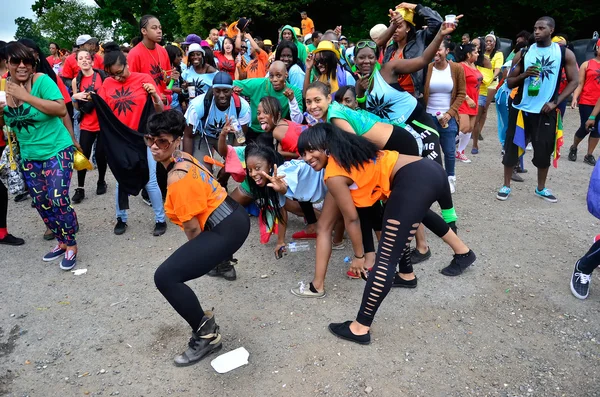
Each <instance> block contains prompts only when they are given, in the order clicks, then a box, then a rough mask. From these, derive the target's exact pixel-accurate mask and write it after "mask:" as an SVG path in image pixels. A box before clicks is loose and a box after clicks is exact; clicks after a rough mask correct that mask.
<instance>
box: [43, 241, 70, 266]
mask: <svg viewBox="0 0 600 397" xmlns="http://www.w3.org/2000/svg"><path fill="white" fill-rule="evenodd" d="M65 252H67V250H66V249H63V248H61V247H60V245H57V246H56V247H54V248H52V251H50V252H48V253H47V254H46V255H44V257H43V258H42V260H43V261H44V262H52V261H53V260H55V259H58V258H60V257H61V256H63V255H64V254H65Z"/></svg>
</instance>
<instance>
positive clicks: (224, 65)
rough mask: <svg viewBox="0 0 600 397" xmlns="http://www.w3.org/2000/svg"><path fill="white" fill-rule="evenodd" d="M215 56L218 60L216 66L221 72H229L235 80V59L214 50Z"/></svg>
mask: <svg viewBox="0 0 600 397" xmlns="http://www.w3.org/2000/svg"><path fill="white" fill-rule="evenodd" d="M215 58H217V60H218V61H219V64H218V65H217V68H218V69H219V70H220V71H221V72H225V73H229V76H231V79H232V80H235V60H231V59H227V58H226V57H225V55H224V54H223V53H222V52H221V51H215Z"/></svg>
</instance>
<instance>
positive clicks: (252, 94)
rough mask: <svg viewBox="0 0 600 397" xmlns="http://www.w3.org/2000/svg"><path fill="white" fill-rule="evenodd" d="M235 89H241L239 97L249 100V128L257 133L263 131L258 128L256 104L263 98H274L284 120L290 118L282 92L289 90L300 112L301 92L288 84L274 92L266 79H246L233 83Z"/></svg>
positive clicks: (287, 105)
mask: <svg viewBox="0 0 600 397" xmlns="http://www.w3.org/2000/svg"><path fill="white" fill-rule="evenodd" d="M233 85H234V86H235V87H240V88H241V89H242V92H241V95H244V96H246V97H249V98H250V108H251V109H252V123H251V124H250V128H251V129H252V130H253V131H255V132H258V133H262V132H263V130H262V128H260V123H259V122H258V118H257V114H256V113H257V111H258V104H259V103H260V100H261V99H262V98H263V97H265V96H272V97H275V98H276V99H277V100H278V101H279V103H280V104H281V117H283V118H284V119H289V118H290V104H289V101H288V99H287V97H286V96H285V95H283V92H284V91H285V89H286V88H290V89H291V90H293V91H294V96H295V97H296V101H297V102H298V107H299V108H300V110H302V109H303V107H302V91H300V90H299V89H297V88H296V87H292V86H291V85H289V84H286V86H285V87H284V89H283V90H281V91H279V92H278V91H275V89H274V88H273V85H272V84H271V82H270V81H269V79H268V78H266V77H265V78H262V79H258V78H256V79H246V80H236V81H234V82H233Z"/></svg>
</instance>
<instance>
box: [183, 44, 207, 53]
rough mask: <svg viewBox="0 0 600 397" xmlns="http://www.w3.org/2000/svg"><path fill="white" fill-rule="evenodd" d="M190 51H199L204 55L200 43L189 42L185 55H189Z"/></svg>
mask: <svg viewBox="0 0 600 397" xmlns="http://www.w3.org/2000/svg"><path fill="white" fill-rule="evenodd" d="M192 52H201V53H202V55H205V53H204V48H202V47H200V44H198V43H193V44H190V46H189V47H188V50H187V55H190V54H191V53H192Z"/></svg>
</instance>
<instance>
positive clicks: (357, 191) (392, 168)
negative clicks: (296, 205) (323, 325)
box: [298, 123, 476, 344]
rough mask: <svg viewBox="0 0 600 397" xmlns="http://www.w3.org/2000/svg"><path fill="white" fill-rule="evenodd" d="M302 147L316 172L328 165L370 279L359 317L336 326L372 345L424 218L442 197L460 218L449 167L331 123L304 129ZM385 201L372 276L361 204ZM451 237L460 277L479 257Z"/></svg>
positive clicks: (359, 262)
mask: <svg viewBox="0 0 600 397" xmlns="http://www.w3.org/2000/svg"><path fill="white" fill-rule="evenodd" d="M298 150H299V152H300V154H301V155H302V157H303V159H304V161H306V162H307V163H308V164H309V165H310V166H311V167H312V168H313V169H314V170H315V171H320V170H322V169H325V177H324V179H325V183H326V185H327V189H328V190H329V193H330V194H331V196H332V197H333V199H334V200H335V203H336V204H337V206H338V207H339V209H340V211H341V212H342V215H343V217H344V223H345V226H346V231H347V233H348V236H349V237H350V240H351V241H352V248H353V250H354V256H353V259H352V270H353V271H354V272H357V273H360V274H363V275H364V276H365V278H366V279H367V284H366V286H365V290H364V294H363V299H362V304H361V307H360V310H359V312H358V315H357V317H356V320H355V321H346V322H344V323H332V324H330V325H329V330H330V331H331V332H332V333H333V334H334V335H336V336H338V337H340V338H342V339H347V340H350V341H352V342H356V343H360V344H368V343H370V340H371V337H370V333H369V330H370V327H371V323H372V322H373V318H374V316H375V313H376V312H377V309H378V308H379V305H380V304H381V303H382V302H383V300H384V298H385V296H386V295H387V294H388V292H389V291H390V289H391V287H392V284H393V283H394V279H395V278H396V277H398V274H397V273H396V264H397V263H398V261H400V264H401V265H404V266H406V265H408V266H410V253H411V251H410V248H409V247H410V243H411V241H412V240H413V239H414V235H415V233H416V232H417V228H418V227H419V225H420V223H421V220H422V219H423V217H424V216H425V214H426V213H427V211H428V210H429V208H430V207H431V205H432V204H433V203H434V202H436V201H437V202H438V203H439V204H440V207H441V208H442V214H443V215H444V216H445V217H446V216H452V214H448V213H445V212H447V211H452V212H453V210H452V196H451V194H450V186H449V184H448V178H447V176H446V172H445V171H444V169H443V168H442V167H441V166H440V165H439V164H436V163H435V162H434V161H432V160H430V159H426V158H425V159H423V158H421V157H418V156H407V155H402V154H398V153H397V152H394V151H386V150H383V151H380V150H379V149H378V148H377V146H376V145H374V144H373V143H371V142H369V141H367V140H366V139H364V138H361V137H359V136H356V135H354V134H347V133H345V132H343V131H342V130H340V129H339V128H337V127H335V126H333V125H331V124H327V123H319V124H317V125H315V126H313V127H311V128H309V129H308V130H306V131H304V132H303V133H302V135H300V139H299V141H298ZM378 200H388V202H387V206H386V208H385V211H384V214H383V230H382V238H381V241H380V243H379V247H378V250H377V256H376V260H375V266H374V267H373V269H372V270H371V271H370V272H369V273H368V276H367V275H366V274H365V273H366V269H365V253H364V250H363V241H362V233H361V228H360V220H359V216H358V213H357V211H356V207H368V206H371V205H373V204H374V203H375V202H376V201H378ZM454 216H455V215H454ZM443 239H444V241H445V242H446V243H447V244H448V245H450V247H452V249H453V250H454V252H455V255H454V259H453V260H452V262H451V263H450V265H448V266H447V267H445V268H444V269H442V274H444V275H447V276H457V275H459V274H461V273H462V272H463V271H464V270H465V269H466V268H467V267H469V266H470V265H471V264H473V262H475V259H476V256H475V254H474V253H473V251H471V250H470V249H469V247H467V246H466V245H465V244H464V243H463V242H462V241H461V240H460V239H459V238H458V237H457V236H456V234H455V233H454V232H453V231H452V230H451V229H450V228H448V232H447V233H446V234H445V235H444V237H443Z"/></svg>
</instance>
